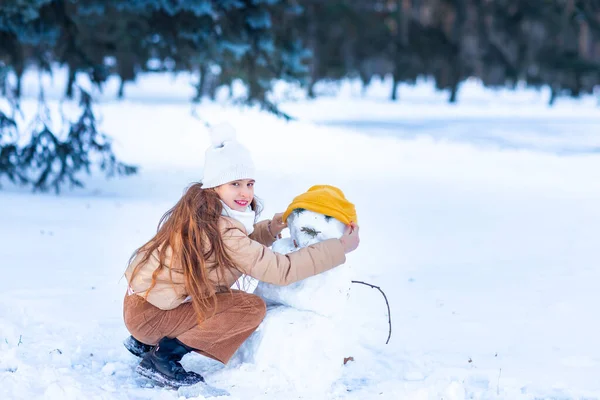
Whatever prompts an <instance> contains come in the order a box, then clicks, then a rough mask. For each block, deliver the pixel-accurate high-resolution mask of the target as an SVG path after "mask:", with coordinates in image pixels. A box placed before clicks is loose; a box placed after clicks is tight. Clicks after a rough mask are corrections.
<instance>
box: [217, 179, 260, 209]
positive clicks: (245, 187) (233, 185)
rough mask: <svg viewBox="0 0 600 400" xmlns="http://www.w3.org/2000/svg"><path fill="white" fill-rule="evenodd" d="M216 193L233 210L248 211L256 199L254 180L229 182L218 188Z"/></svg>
mask: <svg viewBox="0 0 600 400" xmlns="http://www.w3.org/2000/svg"><path fill="white" fill-rule="evenodd" d="M215 192H217V194H218V195H219V197H220V198H221V200H223V202H224V203H225V204H227V206H229V208H231V209H232V210H236V211H246V210H247V208H248V206H249V205H250V203H252V200H253V199H254V179H240V180H237V181H232V182H227V183H225V184H223V185H221V186H217V187H216V188H215Z"/></svg>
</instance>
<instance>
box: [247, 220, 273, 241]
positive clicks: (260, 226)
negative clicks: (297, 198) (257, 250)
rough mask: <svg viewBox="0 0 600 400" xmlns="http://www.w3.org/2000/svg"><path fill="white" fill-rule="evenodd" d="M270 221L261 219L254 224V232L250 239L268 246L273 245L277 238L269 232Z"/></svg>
mask: <svg viewBox="0 0 600 400" xmlns="http://www.w3.org/2000/svg"><path fill="white" fill-rule="evenodd" d="M269 222H271V221H270V220H265V221H260V222H258V223H257V224H255V225H254V232H252V233H251V234H250V235H249V237H250V239H252V240H254V241H257V242H258V243H260V244H262V245H265V246H267V247H271V245H272V244H273V243H274V242H275V239H277V238H274V237H273V236H271V234H270V233H269V229H268V226H269Z"/></svg>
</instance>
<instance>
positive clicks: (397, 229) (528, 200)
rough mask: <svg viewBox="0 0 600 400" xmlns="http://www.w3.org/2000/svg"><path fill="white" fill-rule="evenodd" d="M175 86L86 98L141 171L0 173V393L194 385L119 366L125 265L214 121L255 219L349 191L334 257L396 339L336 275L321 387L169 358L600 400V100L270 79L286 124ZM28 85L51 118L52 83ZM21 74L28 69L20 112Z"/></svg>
mask: <svg viewBox="0 0 600 400" xmlns="http://www.w3.org/2000/svg"><path fill="white" fill-rule="evenodd" d="M188 83H189V82H188V78H187V77H185V76H180V77H178V78H177V79H174V78H172V77H166V76H155V77H145V78H144V79H141V80H140V81H139V82H138V84H137V85H136V86H130V87H127V88H126V95H127V99H126V100H124V101H116V100H115V99H114V94H115V93H116V88H117V82H114V81H111V82H110V84H109V85H108V87H107V88H106V90H105V92H104V95H102V96H100V97H99V98H100V103H99V104H98V106H97V111H98V114H99V115H100V116H101V119H102V122H101V128H102V129H103V131H105V132H107V133H109V134H111V135H112V136H113V137H114V140H115V143H114V147H115V150H116V152H117V154H118V156H119V157H120V158H121V159H122V160H124V161H126V162H131V163H134V164H137V165H139V166H140V167H141V171H140V173H139V174H138V175H137V176H134V177H131V178H122V179H117V180H109V181H106V180H104V179H103V178H102V177H101V176H94V177H91V178H89V179H86V184H87V187H86V188H85V189H81V190H74V191H68V190H67V191H65V192H64V193H63V194H61V195H60V196H56V195H54V194H36V195H33V194H31V193H30V192H29V191H28V190H26V189H22V188H15V187H12V186H11V185H9V184H7V183H6V182H5V181H3V182H1V183H2V184H3V189H2V191H0V210H1V211H0V256H1V259H2V267H1V270H2V279H0V399H57V400H58V399H61V400H62V399H178V398H185V397H189V398H203V397H202V396H196V397H194V394H193V393H192V394H190V393H186V392H185V391H183V390H180V391H179V392H176V391H172V390H166V389H158V388H147V387H145V386H144V380H143V379H142V378H138V377H137V376H136V375H135V373H134V372H133V369H134V367H135V365H136V364H137V360H136V359H135V357H133V356H132V355H131V354H129V353H128V352H127V351H126V350H125V349H124V347H123V346H122V340H123V339H125V338H126V337H127V336H128V333H127V331H126V329H125V327H124V325H123V322H122V299H123V295H124V292H125V281H124V279H121V275H122V273H123V272H124V270H125V267H126V262H127V260H128V258H129V256H130V255H131V253H132V252H133V250H134V249H135V248H136V247H138V246H139V245H141V244H142V243H143V242H145V241H146V240H147V239H148V238H150V237H151V235H152V233H153V232H154V231H155V229H156V224H157V223H158V220H159V218H160V216H161V215H162V214H163V213H164V212H165V211H166V210H167V209H168V208H170V207H171V206H172V205H173V204H174V202H175V201H176V200H177V199H178V197H179V196H180V195H181V193H182V191H183V189H184V188H185V187H186V186H187V185H188V184H189V183H191V182H193V181H195V180H197V179H199V177H200V176H201V168H202V164H203V154H204V149H205V148H206V146H207V145H208V136H207V134H206V128H205V123H214V122H219V121H223V120H227V121H229V122H230V123H232V124H233V125H234V126H235V127H236V128H237V129H238V131H239V133H238V136H239V137H240V140H241V141H242V142H244V143H245V144H247V146H248V147H249V148H250V149H251V151H252V152H253V154H254V158H255V160H256V163H257V167H258V169H259V173H260V175H259V176H258V177H257V185H256V191H257V194H258V196H260V197H261V198H262V199H263V200H264V202H265V206H266V207H265V211H264V213H263V217H265V218H270V217H271V216H272V215H273V214H274V213H275V212H280V211H283V210H284V209H285V208H286V206H287V205H288V203H289V202H290V201H291V199H292V198H293V197H294V196H295V195H297V194H299V193H301V192H304V191H305V190H306V189H308V187H310V186H312V185H314V184H319V183H325V184H332V185H336V186H338V187H340V188H342V189H343V190H344V192H345V193H346V195H347V197H348V198H349V199H350V200H351V201H353V202H354V203H355V204H356V206H357V211H358V218H359V224H360V226H361V246H360V247H359V249H358V250H357V251H356V252H354V253H351V254H350V255H349V257H348V263H351V264H352V266H353V270H354V274H355V276H354V277H353V279H356V280H363V281H367V282H370V283H373V284H375V285H380V286H381V287H382V289H383V290H384V291H385V292H386V294H387V296H388V298H389V301H390V307H391V311H392V313H391V319H392V324H393V332H392V337H391V340H390V343H389V344H387V345H386V344H385V340H386V338H387V335H388V326H387V312H386V307H385V302H384V301H383V298H382V297H381V296H380V294H379V293H378V292H377V291H375V290H373V289H369V288H367V287H364V286H359V285H354V286H353V287H352V292H351V296H350V300H349V301H350V312H349V313H347V316H346V317H347V322H348V326H349V328H348V337H344V338H340V340H343V341H345V342H347V343H348V346H347V347H348V351H347V353H348V354H347V355H348V356H352V357H353V358H354V361H351V362H349V363H348V364H346V366H345V367H344V374H343V377H342V379H340V380H339V381H338V382H336V383H335V384H334V385H333V386H332V387H331V388H330V389H328V390H327V391H320V392H306V393H305V392H298V391H296V390H293V389H292V388H291V387H290V386H289V385H286V384H285V383H284V382H282V381H281V380H280V379H279V378H278V376H277V374H276V373H273V372H266V371H260V370H257V369H256V368H254V366H253V365H252V364H248V363H242V362H241V361H240V359H239V357H238V358H234V360H233V361H232V362H231V363H230V364H229V365H227V366H222V365H220V364H218V363H216V362H212V361H209V360H206V359H204V358H203V357H201V356H199V355H196V354H194V355H189V356H186V358H184V361H183V364H184V366H185V367H187V368H191V369H193V370H195V371H198V372H200V373H202V374H204V375H205V377H206V380H207V382H209V383H210V384H211V385H213V386H216V387H219V388H222V389H225V390H227V391H228V392H229V393H230V396H229V397H227V398H231V399H277V400H279V399H299V398H303V399H361V400H362V399H409V400H412V399H415V400H429V399H432V400H433V399H444V400H459V399H509V400H513V399H548V400H550V399H553V400H558V399H560V400H566V399H587V400H591V399H600V379H598V373H599V372H600V345H599V344H598V337H599V335H600V322H599V320H598V307H599V306H600V291H598V285H599V282H600V263H599V261H598V254H599V253H598V249H599V243H600V206H599V205H600V108H599V107H598V104H597V99H595V98H591V97H588V98H585V99H582V100H578V101H573V100H567V99H559V100H558V101H557V105H556V107H555V108H552V109H549V108H548V107H547V106H546V102H547V98H548V93H547V92H545V91H541V92H534V91H529V90H518V91H516V92H511V91H506V90H503V91H498V92H492V91H489V90H484V89H482V88H481V87H479V86H478V85H477V84H476V83H473V82H470V83H468V84H466V85H464V87H463V88H462V90H461V92H460V94H459V100H460V103H459V105H457V106H452V105H448V104H446V103H445V98H446V97H447V94H444V93H436V92H434V91H433V90H432V88H431V85H429V84H428V83H426V82H424V83H421V84H419V85H417V86H414V87H411V86H402V87H401V88H400V92H399V97H400V100H401V101H400V102H399V103H390V102H388V101H387V100H386V98H387V96H388V90H389V89H388V87H389V85H387V84H386V83H379V82H376V83H375V84H374V85H373V87H371V88H370V90H369V91H367V93H366V94H365V96H364V97H361V94H360V87H359V86H358V85H356V84H353V83H348V82H347V83H344V84H343V85H342V86H341V87H340V88H339V91H338V92H337V94H335V95H333V94H330V95H328V96H325V97H323V98H320V99H319V100H316V101H307V100H304V99H302V98H301V97H299V96H298V93H297V91H294V90H287V89H286V88H283V87H281V88H278V90H277V96H279V98H281V99H285V100H284V103H283V108H284V109H285V110H286V111H287V112H289V113H291V114H292V115H294V116H296V117H298V120H297V121H294V122H289V123H287V122H284V121H282V120H278V119H276V118H274V117H272V116H270V115H266V114H264V113H262V112H259V111H257V110H255V109H248V108H233V107H231V106H228V105H227V104H226V103H223V102H217V103H206V104H203V105H202V106H192V105H191V104H190V103H189V101H188V100H187V99H189V98H190V96H191V95H192V89H191V88H190V87H189V84H188ZM45 85H46V88H47V93H46V95H47V97H48V99H49V100H50V102H51V104H52V105H53V107H54V108H53V110H54V111H56V105H57V104H58V101H59V100H60V93H61V92H62V90H63V87H64V77H63V76H62V75H61V74H60V73H58V74H57V75H56V76H55V81H54V82H46V84H45ZM37 87H38V82H37V76H35V75H29V76H27V80H26V82H25V93H26V100H25V101H24V102H23V109H24V111H25V112H26V113H31V112H32V111H33V110H35V107H36V101H35V99H36V96H37ZM322 90H323V91H329V92H332V91H333V87H323V88H322ZM1 106H4V104H1ZM64 106H65V108H68V104H65V105H64ZM57 115H58V114H57ZM297 334H298V335H308V334H315V332H310V327H304V328H303V329H299V330H298V332H297ZM349 338H352V340H350V339H349ZM293 344H294V340H293V338H282V339H281V341H280V342H277V343H273V351H274V352H277V351H278V350H277V348H278V346H293ZM319 351H320V349H318V348H315V349H314V354H306V357H310V358H313V359H318V354H319ZM300 356H302V355H300ZM298 365H299V367H300V366H302V365H303V362H302V360H299V362H298Z"/></svg>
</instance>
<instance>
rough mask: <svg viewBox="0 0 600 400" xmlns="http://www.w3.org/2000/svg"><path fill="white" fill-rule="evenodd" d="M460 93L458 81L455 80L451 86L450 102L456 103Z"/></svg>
mask: <svg viewBox="0 0 600 400" xmlns="http://www.w3.org/2000/svg"><path fill="white" fill-rule="evenodd" d="M457 95H458V82H453V83H452V87H451V88H450V98H449V99H448V103H452V104H454V103H456V99H457Z"/></svg>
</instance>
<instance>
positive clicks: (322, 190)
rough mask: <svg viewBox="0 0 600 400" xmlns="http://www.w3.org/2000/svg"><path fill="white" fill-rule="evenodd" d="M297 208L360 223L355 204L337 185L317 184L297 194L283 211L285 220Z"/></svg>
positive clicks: (345, 222)
mask: <svg viewBox="0 0 600 400" xmlns="http://www.w3.org/2000/svg"><path fill="white" fill-rule="evenodd" d="M296 208H304V209H306V210H310V211H314V212H316V213H319V214H324V215H329V216H331V217H334V218H335V219H337V220H339V221H340V222H343V223H344V224H346V225H348V224H350V222H355V223H358V221H357V217H356V209H355V208H354V204H352V203H350V202H349V201H348V200H346V196H344V192H342V191H341V190H340V189H338V188H336V187H335V186H330V185H315V186H313V187H311V188H310V189H308V191H307V192H305V193H302V194H301V195H299V196H296V197H295V198H294V200H293V201H292V204H290V205H289V206H288V208H287V210H285V212H284V213H283V220H284V221H285V220H287V218H288V217H289V216H290V214H291V213H292V211H294V210H295V209H296Z"/></svg>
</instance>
